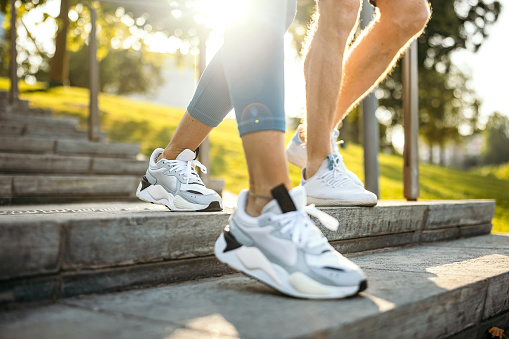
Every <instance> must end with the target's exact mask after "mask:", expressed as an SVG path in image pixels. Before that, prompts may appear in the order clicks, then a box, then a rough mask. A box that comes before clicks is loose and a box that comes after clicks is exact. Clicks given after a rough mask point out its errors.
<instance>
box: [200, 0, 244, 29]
mask: <svg viewBox="0 0 509 339" xmlns="http://www.w3.org/2000/svg"><path fill="white" fill-rule="evenodd" d="M197 7H198V9H199V11H200V12H202V13H203V14H204V15H205V23H206V24H207V26H209V27H210V28H212V29H214V30H224V29H225V28H226V26H227V25H228V24H230V23H231V22H233V21H234V20H237V19H238V18H240V17H242V16H243V15H244V14H245V13H246V12H247V1H246V0H216V1H210V0H201V1H200V2H199V3H198V5H197ZM200 19H202V18H200Z"/></svg>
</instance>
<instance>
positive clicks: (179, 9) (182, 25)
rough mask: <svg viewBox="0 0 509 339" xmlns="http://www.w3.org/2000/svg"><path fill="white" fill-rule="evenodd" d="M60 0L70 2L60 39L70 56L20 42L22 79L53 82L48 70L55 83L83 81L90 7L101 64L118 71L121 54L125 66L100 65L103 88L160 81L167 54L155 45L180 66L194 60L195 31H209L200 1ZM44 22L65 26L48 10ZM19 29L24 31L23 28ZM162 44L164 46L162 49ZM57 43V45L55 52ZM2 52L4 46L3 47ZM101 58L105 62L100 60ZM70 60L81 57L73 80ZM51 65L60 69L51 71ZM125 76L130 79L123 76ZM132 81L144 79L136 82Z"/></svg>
mask: <svg viewBox="0 0 509 339" xmlns="http://www.w3.org/2000/svg"><path fill="white" fill-rule="evenodd" d="M62 1H64V2H66V3H68V5H69V13H68V19H69V21H68V28H67V29H66V30H65V32H64V33H65V35H66V39H65V40H64V42H66V45H67V46H66V48H65V50H68V51H69V52H70V55H58V56H57V55H56V54H55V51H54V50H41V49H40V48H37V47H38V46H37V42H36V41H30V40H31V39H28V41H27V42H26V43H25V44H24V45H19V46H18V49H20V57H19V59H20V60H21V64H20V67H19V72H21V73H22V77H27V76H28V77H30V76H35V77H37V79H38V80H42V81H47V80H52V81H54V80H55V79H49V78H48V73H53V74H62V77H61V79H57V81H54V82H55V83H57V84H60V83H71V84H77V83H86V82H87V81H85V80H84V79H83V77H84V76H85V75H84V74H79V72H77V70H78V69H80V68H82V69H84V68H86V67H88V65H87V64H86V63H85V64H84V63H83V62H84V61H85V59H84V55H85V54H84V53H85V52H86V51H87V45H88V40H89V34H90V10H89V8H94V9H95V10H96V12H97V31H98V35H97V39H98V58H99V60H100V62H101V64H103V65H106V64H108V65H109V66H112V67H114V68H115V69H116V70H119V69H118V67H116V65H114V63H113V62H111V60H114V59H115V58H119V59H118V60H119V61H121V64H122V69H123V71H120V72H116V73H112V72H111V71H110V70H109V69H110V68H109V67H101V68H100V70H101V80H102V81H103V83H102V84H101V87H103V88H104V89H108V90H111V91H115V93H118V94H121V93H128V92H147V91H148V90H150V89H153V88H155V87H156V85H158V84H161V83H162V81H163V79H162V77H161V76H160V73H161V72H162V69H163V64H164V61H165V58H164V57H162V54H159V55H157V54H156V53H153V52H152V49H153V48H154V47H155V48H156V49H157V50H158V51H163V52H166V55H167V56H169V57H173V58H175V59H176V61H177V64H179V65H183V64H185V63H187V64H191V63H194V56H196V55H198V53H199V51H198V45H199V35H200V34H201V33H203V32H205V34H207V32H206V31H204V30H203V29H201V28H202V27H203V25H204V23H205V18H204V17H203V15H202V13H200V8H199V6H198V3H199V2H198V1H192V0H175V1H172V2H171V3H168V2H167V1H164V0H151V1H147V2H146V3H145V4H144V5H143V6H140V5H139V4H140V3H139V2H138V4H137V5H131V4H129V1H126V2H125V3H124V4H122V5H119V4H115V3H108V2H100V1H90V2H77V1H75V0H62ZM7 3H8V1H7V0H0V9H2V11H4V12H6V13H8V12H9V8H8V6H7ZM44 3H45V0H22V1H21V2H20V4H21V6H20V7H19V8H18V18H21V17H22V16H23V15H24V14H26V13H27V12H29V11H31V10H33V9H34V8H37V7H40V6H41V5H43V4H44ZM61 20H62V18H60V21H61ZM48 21H49V22H55V23H56V26H55V27H58V28H62V27H64V26H65V25H62V23H61V22H59V21H58V19H57V18H54V17H51V16H50V15H49V14H48V13H43V15H42V16H41V17H40V18H39V22H38V24H43V23H44V22H48ZM20 29H26V27H21V28H20ZM27 31H28V30H27ZM55 36H57V30H55ZM57 44H62V41H61V40H60V41H58V40H57ZM164 46H166V47H165V48H163V47H164ZM58 47H59V46H58V45H57V46H56V48H57V50H58ZM60 47H62V46H60ZM64 47H65V46H64ZM61 49H62V48H61ZM61 49H60V50H61ZM0 50H1V51H7V50H8V49H7V48H5V45H4V46H3V48H0ZM1 57H2V60H3V62H2V63H1V64H2V65H3V64H6V63H7V58H8V53H2V55H1ZM56 57H58V60H53V62H51V60H52V58H53V59H54V58H56ZM34 58H37V59H38V62H37V63H34V62H31V61H33V60H34ZM105 58H106V60H104V61H103V59H105ZM73 60H75V61H76V60H79V63H78V64H71V65H70V67H69V69H70V70H71V72H70V76H71V78H70V79H67V72H66V70H65V66H66V65H67V64H68V63H69V62H71V63H72V62H73ZM25 61H26V62H25ZM85 65H87V66H85ZM55 67H60V68H62V69H60V70H59V72H54V68H55ZM51 68H53V69H51ZM127 74H129V76H130V77H129V78H125V77H124V76H125V75H127ZM72 77H75V78H72ZM134 79H138V80H142V81H138V82H136V81H134Z"/></svg>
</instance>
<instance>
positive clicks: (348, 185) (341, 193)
mask: <svg viewBox="0 0 509 339" xmlns="http://www.w3.org/2000/svg"><path fill="white" fill-rule="evenodd" d="M344 166H345V164H344V163H343V158H342V157H341V156H338V155H337V154H330V155H328V156H327V158H326V159H325V160H324V161H323V163H322V165H321V166H320V168H319V169H318V171H317V172H316V173H315V175H313V176H312V177H311V178H308V179H307V180H306V179H304V177H305V169H303V170H302V181H301V185H302V186H304V187H306V191H307V193H308V196H309V197H313V198H319V199H330V200H341V201H351V202H355V201H360V202H365V201H369V202H373V203H376V201H377V197H376V195H375V194H373V193H371V192H369V191H367V190H366V189H364V187H361V186H359V185H357V184H355V183H354V182H353V180H352V178H351V177H350V176H349V175H348V174H347V173H346V172H345V170H344Z"/></svg>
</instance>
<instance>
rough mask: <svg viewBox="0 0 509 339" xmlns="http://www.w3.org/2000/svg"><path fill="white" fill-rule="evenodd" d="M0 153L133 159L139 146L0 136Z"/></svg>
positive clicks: (138, 150)
mask: <svg viewBox="0 0 509 339" xmlns="http://www.w3.org/2000/svg"><path fill="white" fill-rule="evenodd" d="M0 152H9V153H11V152H12V153H17V154H19V153H23V154H27V153H36V154H41V153H45V154H51V153H53V154H61V155H91V156H100V157H118V158H132V159H133V158H135V157H136V156H137V155H138V154H139V152H140V146H139V145H138V144H120V143H106V142H90V141H88V140H70V139H55V138H30V137H7V136H0Z"/></svg>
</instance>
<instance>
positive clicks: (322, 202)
mask: <svg viewBox="0 0 509 339" xmlns="http://www.w3.org/2000/svg"><path fill="white" fill-rule="evenodd" d="M308 203H310V204H314V205H316V206H318V207H350V206H366V207H373V206H376V204H377V203H378V201H377V199H376V198H369V199H365V200H355V201H352V200H333V199H320V198H314V197H310V196H309V195H308Z"/></svg>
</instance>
